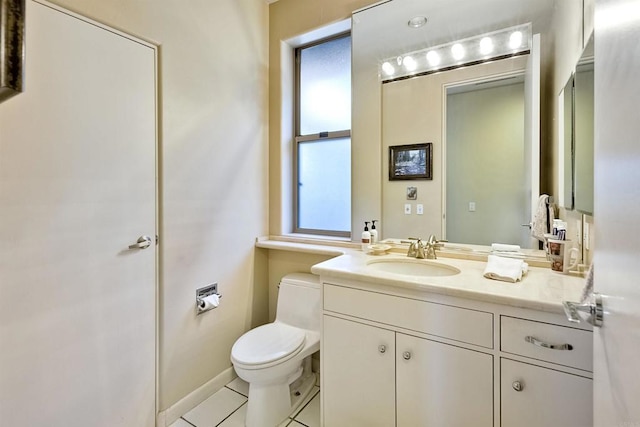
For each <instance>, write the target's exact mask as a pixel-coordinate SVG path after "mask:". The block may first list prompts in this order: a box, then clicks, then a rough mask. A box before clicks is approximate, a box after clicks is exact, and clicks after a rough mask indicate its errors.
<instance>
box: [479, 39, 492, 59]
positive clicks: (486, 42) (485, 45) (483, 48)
mask: <svg viewBox="0 0 640 427" xmlns="http://www.w3.org/2000/svg"><path fill="white" fill-rule="evenodd" d="M491 52H493V40H491V38H490V37H483V38H482V40H480V53H481V54H483V55H488V54H490V53H491Z"/></svg>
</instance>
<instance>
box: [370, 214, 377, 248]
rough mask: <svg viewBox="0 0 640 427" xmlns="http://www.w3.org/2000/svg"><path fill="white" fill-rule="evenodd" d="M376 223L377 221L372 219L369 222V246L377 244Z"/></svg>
mask: <svg viewBox="0 0 640 427" xmlns="http://www.w3.org/2000/svg"><path fill="white" fill-rule="evenodd" d="M376 221H377V219H372V220H371V231H370V233H371V244H372V245H373V244H376V243H378V230H376Z"/></svg>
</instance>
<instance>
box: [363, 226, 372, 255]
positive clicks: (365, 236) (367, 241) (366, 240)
mask: <svg viewBox="0 0 640 427" xmlns="http://www.w3.org/2000/svg"><path fill="white" fill-rule="evenodd" d="M370 244H371V233H370V232H369V221H365V223H364V231H363V232H362V252H367V251H368V250H369V245H370Z"/></svg>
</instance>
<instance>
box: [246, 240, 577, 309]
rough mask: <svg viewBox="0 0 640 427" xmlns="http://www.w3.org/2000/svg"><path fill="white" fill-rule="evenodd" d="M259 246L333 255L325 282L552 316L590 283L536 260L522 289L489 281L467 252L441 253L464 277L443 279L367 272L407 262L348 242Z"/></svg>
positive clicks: (319, 269) (321, 269) (319, 270)
mask: <svg viewBox="0 0 640 427" xmlns="http://www.w3.org/2000/svg"><path fill="white" fill-rule="evenodd" d="M256 246H257V247H260V248H266V249H274V250H285V251H293V252H304V253H313V254H319V255H328V256H332V257H334V258H332V259H329V260H327V261H324V262H321V263H319V264H316V265H314V266H312V267H311V272H312V273H314V274H317V275H319V276H322V277H323V279H324V280H331V279H332V278H333V279H335V280H338V279H343V280H357V281H359V282H365V283H373V284H378V285H385V286H397V287H401V288H406V289H412V290H416V291H420V292H429V293H437V294H442V295H449V296H453V297H459V298H470V299H474V300H478V301H485V302H491V303H496V304H505V305H510V306H514V307H521V308H529V309H533V310H541V311H546V312H552V313H563V312H564V311H563V308H562V301H575V302H578V301H580V298H581V297H582V289H583V287H584V285H585V279H584V278H582V277H577V276H573V275H566V274H560V273H556V272H554V271H552V270H551V269H550V268H549V267H547V266H542V267H540V266H538V267H534V266H533V265H545V263H544V262H535V261H532V260H530V262H529V271H528V273H527V274H526V275H525V276H523V279H522V281H519V282H516V283H509V282H502V281H498V280H492V279H487V278H485V277H484V276H483V273H484V269H485V267H486V261H485V260H486V255H485V258H484V259H483V258H482V257H477V256H476V257H471V256H468V255H467V254H465V253H464V252H459V253H455V252H451V253H447V252H438V259H437V260H429V262H436V263H444V264H448V265H450V266H453V267H456V268H458V269H459V270H460V273H459V274H456V275H453V276H442V277H423V276H408V275H399V274H393V273H386V272H382V271H372V270H370V269H369V268H367V261H369V260H373V259H378V260H379V259H382V258H399V259H406V258H407V257H406V255H405V254H404V253H403V252H400V250H401V249H396V251H395V252H390V253H388V254H386V255H368V254H365V253H363V252H362V251H361V250H360V249H359V245H358V244H354V243H347V242H334V243H332V242H322V243H317V242H314V240H313V239H309V240H306V241H305V240H299V239H286V238H285V239H282V238H275V237H264V238H259V239H258V240H257V241H256Z"/></svg>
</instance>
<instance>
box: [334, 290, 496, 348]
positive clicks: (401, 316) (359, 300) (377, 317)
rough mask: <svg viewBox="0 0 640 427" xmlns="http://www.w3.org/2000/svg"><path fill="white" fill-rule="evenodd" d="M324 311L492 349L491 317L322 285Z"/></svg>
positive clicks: (408, 299)
mask: <svg viewBox="0 0 640 427" xmlns="http://www.w3.org/2000/svg"><path fill="white" fill-rule="evenodd" d="M323 288H324V310H327V311H332V312H335V313H342V314H346V315H349V316H354V317H358V318H361V319H368V320H372V321H375V322H379V323H383V324H386V325H391V326H396V327H399V328H404V329H409V330H412V331H416V332H422V333H425V334H430V335H435V336H439V337H443V338H448V339H451V340H455V341H460V342H465V343H469V344H475V345H478V346H481V347H486V348H493V314H492V313H487V312H484V311H477V310H470V309H466V308H460V307H454V306H450V305H443V304H436V303H431V302H427V301H421V300H416V299H411V298H404V297H397V296H392V295H386V294H381V293H378V292H370V291H362V290H358V289H352V288H346V287H342V286H335V285H329V284H325V285H324V286H323Z"/></svg>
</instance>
